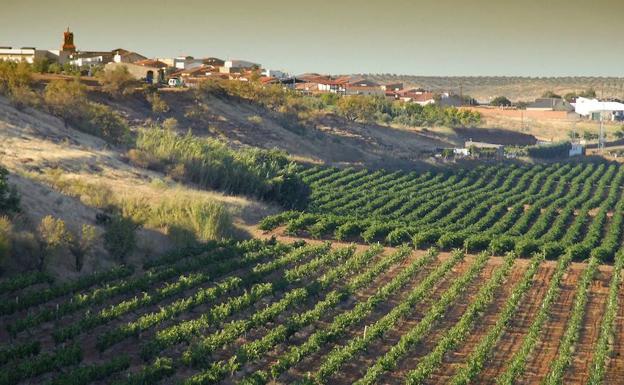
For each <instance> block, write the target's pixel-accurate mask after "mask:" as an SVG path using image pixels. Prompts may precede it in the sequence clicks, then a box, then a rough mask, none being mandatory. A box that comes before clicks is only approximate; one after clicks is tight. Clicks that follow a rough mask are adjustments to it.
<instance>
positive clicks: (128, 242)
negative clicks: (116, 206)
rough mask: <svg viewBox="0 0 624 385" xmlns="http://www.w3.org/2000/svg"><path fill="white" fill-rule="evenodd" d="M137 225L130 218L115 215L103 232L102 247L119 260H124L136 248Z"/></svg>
mask: <svg viewBox="0 0 624 385" xmlns="http://www.w3.org/2000/svg"><path fill="white" fill-rule="evenodd" d="M138 227H139V226H138V225H137V224H135V223H134V222H133V221H132V220H131V219H129V218H124V217H122V216H121V215H115V216H113V217H112V218H111V221H110V222H109V223H108V226H107V227H106V232H105V233H104V248H105V249H106V250H107V251H108V252H109V253H110V255H111V256H112V257H113V258H115V259H117V260H118V261H119V262H125V260H126V258H127V257H128V256H129V255H130V254H132V252H133V251H134V250H135V248H136V242H137V241H136V230H137V229H138Z"/></svg>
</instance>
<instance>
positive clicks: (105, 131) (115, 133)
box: [88, 103, 130, 144]
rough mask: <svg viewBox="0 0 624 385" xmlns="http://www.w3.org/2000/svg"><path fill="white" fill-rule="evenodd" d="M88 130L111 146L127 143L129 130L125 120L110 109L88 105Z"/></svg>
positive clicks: (94, 104) (102, 105) (92, 104)
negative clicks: (111, 144)
mask: <svg viewBox="0 0 624 385" xmlns="http://www.w3.org/2000/svg"><path fill="white" fill-rule="evenodd" d="M88 119H89V121H88V124H89V126H90V130H91V131H93V132H92V133H93V134H95V135H98V136H100V137H101V138H102V139H104V140H106V141H107V142H109V143H113V144H123V143H127V142H128V141H129V135H130V128H129V127H128V123H127V122H126V120H125V119H124V118H123V117H122V116H121V115H120V114H119V113H118V112H116V111H113V110H112V109H111V108H110V107H108V106H106V105H104V104H99V103H89V117H88Z"/></svg>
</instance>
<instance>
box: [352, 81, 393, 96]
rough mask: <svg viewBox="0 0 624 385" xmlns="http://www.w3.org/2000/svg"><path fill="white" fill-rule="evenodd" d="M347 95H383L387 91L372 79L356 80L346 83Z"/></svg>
mask: <svg viewBox="0 0 624 385" xmlns="http://www.w3.org/2000/svg"><path fill="white" fill-rule="evenodd" d="M344 88H345V95H366V96H383V95H385V93H386V91H385V90H384V89H383V88H381V85H379V83H375V82H373V81H371V80H364V79H362V80H355V81H349V82H347V83H346V84H345V86H344Z"/></svg>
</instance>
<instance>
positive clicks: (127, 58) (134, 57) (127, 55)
mask: <svg viewBox="0 0 624 385" xmlns="http://www.w3.org/2000/svg"><path fill="white" fill-rule="evenodd" d="M112 52H114V53H115V54H114V56H113V62H115V63H136V62H138V61H141V60H147V58H146V57H145V56H143V55H140V54H138V53H136V52H132V51H127V50H125V49H122V48H118V49H116V50H113V51H112Z"/></svg>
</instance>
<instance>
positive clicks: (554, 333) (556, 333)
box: [517, 266, 583, 385]
mask: <svg viewBox="0 0 624 385" xmlns="http://www.w3.org/2000/svg"><path fill="white" fill-rule="evenodd" d="M582 273H583V268H582V267H579V266H571V267H570V269H569V270H568V273H567V274H566V275H565V277H564V279H563V285H562V290H561V293H560V294H559V297H558V298H557V301H556V302H555V303H554V305H553V307H552V308H551V311H550V317H549V319H548V322H546V324H545V325H544V326H543V328H542V333H541V335H540V336H539V342H538V343H537V346H535V349H534V350H533V354H532V356H531V357H529V360H528V362H527V365H526V371H525V373H524V375H523V376H522V377H521V378H520V379H519V380H518V381H517V383H518V384H525V385H532V384H539V383H541V381H542V380H543V379H544V378H545V377H546V376H547V375H548V372H549V371H550V365H551V363H552V361H553V360H554V359H555V357H557V352H558V350H559V345H560V344H561V337H562V336H563V334H564V333H565V330H566V324H567V322H568V319H569V318H570V309H572V306H573V304H574V297H575V295H576V292H577V290H576V289H577V283H578V281H579V279H580V277H581V275H582Z"/></svg>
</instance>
